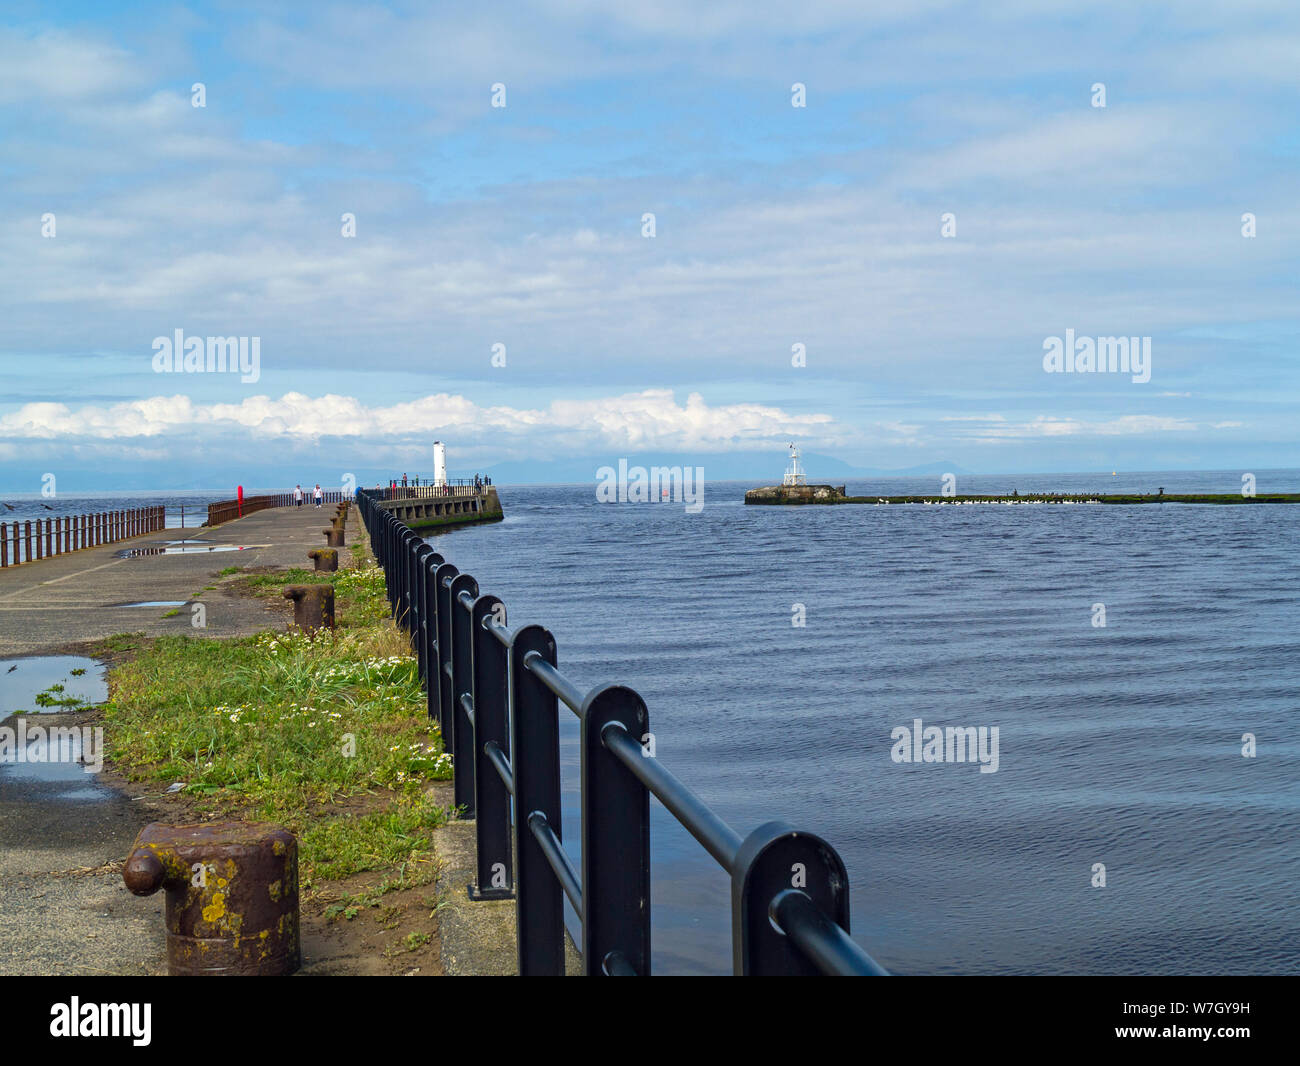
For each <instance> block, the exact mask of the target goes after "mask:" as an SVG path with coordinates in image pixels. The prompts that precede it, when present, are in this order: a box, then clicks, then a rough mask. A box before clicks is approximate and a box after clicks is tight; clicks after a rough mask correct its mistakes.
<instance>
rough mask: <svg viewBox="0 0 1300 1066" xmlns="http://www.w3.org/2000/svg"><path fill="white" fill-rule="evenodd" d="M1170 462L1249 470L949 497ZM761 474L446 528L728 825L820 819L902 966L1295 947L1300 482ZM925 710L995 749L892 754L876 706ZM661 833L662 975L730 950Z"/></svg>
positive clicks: (723, 883)
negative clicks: (1052, 500)
mask: <svg viewBox="0 0 1300 1066" xmlns="http://www.w3.org/2000/svg"><path fill="white" fill-rule="evenodd" d="M1259 478H1260V481H1259V491H1261V492H1266V491H1297V490H1298V489H1300V473H1298V472H1295V471H1291V472H1281V473H1273V474H1270V475H1267V476H1266V475H1264V474H1260V475H1259ZM1158 486H1164V487H1165V490H1166V492H1171V493H1172V492H1190V491H1205V492H1234V491H1237V490H1238V489H1239V487H1240V479H1239V475H1233V474H1161V475H1154V474H1153V475H1126V476H1122V477H1119V478H1109V477H1105V478H1103V477H1099V476H1097V475H1086V476H1085V475H1074V476H1055V477H1039V478H1030V477H1018V478H1012V477H1004V478H1003V477H1000V478H991V477H990V478H967V479H964V480H963V483H961V484H960V485H959V491H962V492H970V493H976V492H1003V491H1010V490H1011V489H1013V488H1015V489H1018V490H1019V491H1020V492H1022V493H1023V492H1029V491H1046V490H1060V491H1091V490H1094V489H1100V490H1102V491H1152V492H1153V491H1155V488H1156V487H1158ZM746 487H749V486H746V485H743V484H735V483H732V484H720V485H709V486H708V488H707V491H706V497H705V498H706V505H705V507H704V509H703V511H702V512H701V513H699V514H687V513H685V511H684V508H683V507H682V506H681V505H680V504H622V505H610V504H598V503H597V502H596V500H595V496H594V491H593V489H592V488H591V487H582V488H574V487H567V488H565V487H561V488H540V487H527V488H508V487H507V488H503V489H502V491H501V498H502V503H503V505H504V508H505V512H506V515H507V518H506V520H505V521H504V522H502V523H500V524H498V525H492V526H481V527H473V528H464V529H460V530H456V531H454V532H452V533H449V534H444V535H442V536H439V537H435V538H432V542H433V543H435V544H436V546H437V548H438V550H439V551H441V552H442V553H443V554H444V555H446V557H447V558H448V560H449V561H451V562H454V563H455V564H456V565H457V566H458V567H460V568H461V569H462V570H463V571H467V572H470V573H473V574H474V575H475V576H476V577H477V578H478V580H479V583H480V586H481V588H482V590H483V591H484V592H492V593H495V594H497V595H499V596H501V597H502V598H503V599H504V600H505V602H506V603H507V605H508V607H509V609H510V622H511V624H518V623H524V622H540V623H542V624H544V625H546V626H547V627H548V628H550V629H551V631H552V632H553V633H554V634H555V636H556V639H557V641H558V646H559V659H560V666H561V669H562V670H564V671H565V672H566V673H567V674H568V675H570V676H571V677H572V678H573V679H574V680H575V682H577V683H578V685H579V687H581V688H584V689H585V688H587V687H588V686H590V685H594V684H597V683H601V682H608V681H618V682H622V683H626V684H630V685H631V686H633V687H634V688H636V689H637V690H638V691H639V692H640V693H641V694H642V695H643V696H644V697H645V699H646V702H647V703H648V705H649V708H650V721H651V728H652V730H653V731H654V733H655V735H656V739H657V747H658V752H657V754H658V757H659V758H660V759H661V760H662V761H663V763H664V765H665V766H667V767H668V768H669V769H671V770H672V771H673V772H674V773H676V774H677V775H678V776H679V777H681V778H682V779H683V780H684V781H685V782H686V783H687V784H689V785H690V786H692V787H693V788H694V789H695V790H696V791H697V792H698V793H699V794H700V795H701V796H702V797H704V798H705V799H706V800H707V801H708V802H709V803H710V804H712V805H713V806H714V807H715V809H716V810H717V811H718V812H719V813H720V814H722V815H723V817H725V818H726V819H727V821H729V822H730V823H731V824H732V826H733V827H734V828H736V829H737V830H738V831H740V832H741V833H742V834H743V833H745V832H748V831H749V830H750V829H753V828H754V827H755V826H757V825H759V824H761V823H762V822H764V821H767V820H769V819H772V818H780V819H783V820H785V821H788V822H790V823H792V824H794V825H795V826H797V827H800V828H805V829H808V830H811V831H813V832H817V833H819V834H821V835H822V836H824V837H825V838H826V839H827V840H829V841H830V842H831V843H832V844H833V845H834V846H835V847H836V848H837V849H838V850H839V852H840V853H841V855H842V856H843V858H844V860H845V862H846V864H847V866H848V871H849V877H850V882H851V884H852V908H853V934H854V937H855V939H856V940H858V942H859V943H861V944H862V945H864V946H865V947H866V948H867V949H868V950H869V951H870V952H871V953H872V954H873V955H874V956H875V957H876V958H877V959H878V960H879V961H880V962H881V963H882V964H884V965H885V966H887V967H889V968H890V969H892V970H896V971H898V972H902V973H961V972H967V973H1051V974H1057V973H1078V972H1083V973H1162V974H1164V973H1187V972H1191V973H1286V972H1289V973H1294V972H1296V971H1297V970H1300V961H1298V959H1300V914H1298V903H1297V890H1296V885H1297V884H1300V760H1298V759H1297V756H1298V755H1300V741H1298V740H1297V733H1298V731H1300V695H1298V693H1300V591H1298V590H1297V586H1296V580H1295V575H1296V568H1297V559H1300V506H1280V505H1269V506H1264V505H1257V506H1228V507H1224V506H1206V505H1195V506H1189V505H1158V506H1157V505H1144V506H1129V507H1112V506H1034V507H1007V506H998V505H984V506H961V507H952V506H949V507H928V506H923V505H910V506H899V505H895V506H858V505H853V506H843V507H746V506H744V505H743V504H742V503H741V500H742V499H743V494H744V489H745V488H746ZM937 487H938V486H937V479H935V478H926V479H888V480H885V479H882V480H879V481H871V482H851V483H850V484H849V491H850V492H851V493H864V494H865V493H881V494H884V493H886V492H888V493H914V492H917V493H919V492H935V491H937ZM796 604H803V605H804V606H805V608H806V625H805V626H804V627H803V628H796V627H794V626H792V625H791V619H792V615H793V612H794V610H795V608H794V605H796ZM1095 604H1104V605H1105V612H1106V625H1105V627H1104V628H1102V627H1096V626H1094V625H1093V619H1094V617H1095V614H1096V612H1095V611H1094V605H1095ZM565 715H566V719H567V720H566V721H565V723H564V725H565V729H566V733H565V743H566V747H565V754H564V759H565V763H564V773H565V788H566V792H565V795H566V802H567V803H568V805H569V809H568V811H567V815H566V821H565V827H564V829H565V838H566V843H567V845H568V847H569V848H570V850H571V851H573V852H574V853H575V855H576V852H577V842H578V837H579V834H578V821H577V811H576V787H577V768H578V762H577V748H576V741H575V739H574V738H575V732H574V729H573V724H574V721H575V720H574V719H573V718H572V716H571V715H568V712H565ZM916 718H920V719H922V721H923V723H924V724H925V725H931V724H933V725H938V726H976V727H979V726H989V727H991V726H997V727H998V729H999V767H998V770H997V772H996V773H987V774H984V773H980V772H979V767H978V766H977V765H974V764H969V763H968V764H916V765H899V764H896V763H894V762H893V761H892V760H891V758H890V749H891V747H892V746H893V744H892V741H891V738H890V734H891V731H892V730H893V729H894V728H895V727H898V726H910V725H911V724H912V722H913V720H914V719H916ZM1246 733H1251V734H1254V736H1255V737H1256V738H1257V743H1258V755H1257V757H1255V758H1245V757H1243V755H1242V737H1243V734H1246ZM652 847H653V855H654V873H653V901H654V911H653V923H654V925H653V929H654V932H653V937H654V964H655V967H656V969H658V970H659V971H661V972H662V971H692V972H725V971H727V970H728V969H729V967H730V934H729V926H728V917H727V915H728V887H727V880H726V878H725V876H724V875H723V874H722V872H721V871H720V870H719V869H718V868H717V867H716V866H715V865H714V864H713V862H712V860H711V859H710V858H709V857H708V856H707V855H706V854H705V852H704V851H703V849H702V848H700V847H699V846H698V845H697V844H696V843H695V842H694V841H693V840H692V839H691V838H690V837H689V836H687V835H686V833H685V832H684V831H683V830H681V829H680V828H679V827H677V826H676V824H675V822H674V821H673V819H672V818H671V816H669V815H668V814H667V813H666V812H665V811H663V810H662V809H661V808H659V807H658V806H657V804H656V805H655V809H654V825H653V829H652ZM1096 863H1104V864H1105V869H1106V879H1107V883H1106V887H1104V888H1094V887H1092V885H1091V881H1092V878H1093V873H1092V870H1093V866H1094V864H1096Z"/></svg>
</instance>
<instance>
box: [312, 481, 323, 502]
mask: <svg viewBox="0 0 1300 1066" xmlns="http://www.w3.org/2000/svg"><path fill="white" fill-rule="evenodd" d="M323 496H324V493H322V492H321V490H320V482H319V481H318V482H316V491H315V492H314V493H313V494H312V499H314V500H315V501H316V506H317V507H319V506H320V504H321V499H322V498H323Z"/></svg>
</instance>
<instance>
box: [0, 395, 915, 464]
mask: <svg viewBox="0 0 1300 1066" xmlns="http://www.w3.org/2000/svg"><path fill="white" fill-rule="evenodd" d="M832 422H833V420H832V418H831V417H830V416H829V415H825V414H789V413H787V412H785V411H783V410H781V409H780V408H776V407H769V406H765V405H762V404H755V403H740V404H722V405H717V406H710V405H709V404H707V403H705V401H704V399H703V397H701V396H700V395H699V394H698V393H691V394H690V396H688V397H687V400H686V403H685V404H684V405H682V404H679V403H677V401H676V399H675V398H674V396H673V393H672V391H671V390H670V389H647V390H645V391H643V392H637V393H626V394H623V395H618V396H609V397H604V398H600V399H592V400H558V401H556V402H554V403H552V404H550V406H548V407H545V408H535V409H521V408H512V407H481V406H479V405H477V404H475V403H474V402H473V401H471V400H469V399H467V398H466V397H464V396H458V395H450V394H447V393H438V394H436V395H431V396H423V397H420V398H418V399H415V400H411V401H407V402H404V403H398V404H392V405H389V406H368V405H366V404H363V403H361V402H360V401H359V400H357V399H355V398H353V397H351V396H338V395H334V394H326V395H323V396H315V397H313V396H307V395H304V394H303V393H299V392H290V393H285V394H284V395H283V396H281V397H280V398H279V399H273V398H271V397H269V396H250V397H248V398H247V399H245V400H242V401H241V402H239V403H237V404H230V403H215V404H196V403H194V402H193V401H192V400H191V399H190V398H189V397H187V396H183V395H174V396H152V397H149V398H148V399H142V400H135V401H131V402H127V403H119V404H113V405H111V406H108V407H98V406H93V405H86V406H83V407H80V408H77V409H75V410H74V409H73V408H71V407H69V406H68V405H67V404H62V403H30V404H26V405H24V406H23V407H21V408H19V409H18V410H17V411H14V412H12V413H10V414H7V415H4V416H3V417H0V440H42V441H53V440H67V441H76V440H81V439H92V440H131V439H138V438H142V437H145V438H147V437H164V436H167V435H186V436H192V435H194V434H209V433H210V434H214V435H218V436H219V435H221V434H222V433H223V432H230V431H239V432H240V433H241V435H242V434H247V435H250V436H252V437H253V438H254V439H262V440H268V441H274V440H277V439H279V440H290V441H292V440H302V441H316V440H319V439H321V438H323V437H342V438H354V439H363V440H368V441H402V440H410V439H412V438H417V437H418V438H419V439H421V440H423V439H426V438H432V437H437V436H442V437H457V438H459V439H461V440H465V441H485V440H494V441H497V442H499V443H500V444H501V445H502V446H503V447H504V446H507V445H510V444H517V443H519V442H520V441H523V440H527V441H529V442H530V443H532V444H533V445H535V446H536V447H538V448H544V447H548V446H555V445H559V446H561V447H563V448H564V449H568V450H582V449H586V448H618V449H622V450H626V451H639V450H695V451H728V450H732V449H738V448H749V447H755V446H762V447H779V446H780V445H781V444H782V443H783V442H784V441H785V440H786V439H788V438H792V437H801V436H807V435H808V434H810V433H814V432H818V433H821V434H825V433H826V432H827V431H828V430H831V429H832V428H833V427H832ZM913 428H915V427H913ZM561 454H565V453H561Z"/></svg>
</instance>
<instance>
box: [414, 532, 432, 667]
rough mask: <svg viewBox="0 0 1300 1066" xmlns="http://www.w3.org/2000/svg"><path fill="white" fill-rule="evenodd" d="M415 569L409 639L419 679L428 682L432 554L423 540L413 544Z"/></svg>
mask: <svg viewBox="0 0 1300 1066" xmlns="http://www.w3.org/2000/svg"><path fill="white" fill-rule="evenodd" d="M414 554H415V559H414V563H415V569H414V573H413V575H412V577H411V587H412V594H413V595H414V597H415V625H414V626H412V628H411V640H412V641H413V642H414V644H415V661H416V663H417V665H418V666H419V671H420V681H421V683H422V684H425V685H428V683H429V658H428V650H429V649H428V632H429V598H428V591H429V582H428V581H427V580H426V575H427V574H428V565H427V564H428V559H429V556H430V555H432V554H434V552H433V549H432V548H430V547H429V545H427V544H425V543H424V541H420V543H419V544H417V545H416V546H415V553H414Z"/></svg>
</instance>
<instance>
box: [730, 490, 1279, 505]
mask: <svg viewBox="0 0 1300 1066" xmlns="http://www.w3.org/2000/svg"><path fill="white" fill-rule="evenodd" d="M808 487H809V488H813V489H816V488H830V486H817V485H814V486H808ZM745 502H746V503H747V504H754V505H758V506H767V507H804V506H823V507H826V506H834V505H836V504H844V503H856V504H893V503H900V504H901V503H921V504H938V505H951V504H976V503H988V504H1011V505H1026V504H1142V503H1199V504H1215V505H1232V504H1247V503H1250V504H1253V503H1300V492H1266V493H1260V494H1258V495H1255V496H1243V495H1242V494H1241V493H1233V492H1224V493H1205V492H1198V493H1163V494H1151V493H1144V494H1133V493H1115V494H1107V493H1041V492H1039V493H1029V494H1026V495H1024V496H1021V495H1019V494H1015V495H975V496H955V495H954V496H845V495H842V494H840V493H839V492H838V491H836V490H832V491H831V492H830V493H827V494H824V495H819V496H814V495H806V494H791V493H788V492H785V491H784V490H783V488H782V487H781V486H772V487H770V488H764V489H753V490H751V491H749V492H747V493H745Z"/></svg>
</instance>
